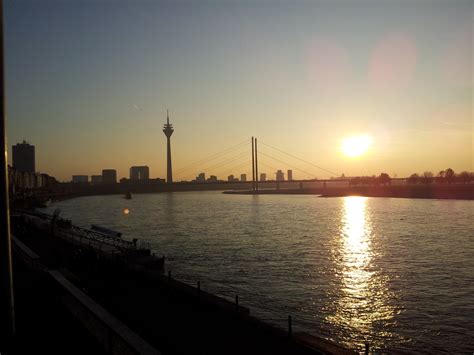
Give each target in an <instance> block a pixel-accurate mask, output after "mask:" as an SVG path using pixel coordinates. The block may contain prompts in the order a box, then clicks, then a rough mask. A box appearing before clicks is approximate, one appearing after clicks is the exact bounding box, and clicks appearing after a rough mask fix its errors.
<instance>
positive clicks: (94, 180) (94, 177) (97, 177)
mask: <svg viewBox="0 0 474 355" xmlns="http://www.w3.org/2000/svg"><path fill="white" fill-rule="evenodd" d="M91 183H92V184H101V183H102V175H91Z"/></svg>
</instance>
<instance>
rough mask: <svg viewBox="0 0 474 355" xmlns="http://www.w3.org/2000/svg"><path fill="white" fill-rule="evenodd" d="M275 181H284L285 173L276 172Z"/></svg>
mask: <svg viewBox="0 0 474 355" xmlns="http://www.w3.org/2000/svg"><path fill="white" fill-rule="evenodd" d="M275 174H276V181H285V173H284V172H283V171H281V170H278V171H277V172H276V173H275Z"/></svg>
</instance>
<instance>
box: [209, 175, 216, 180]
mask: <svg viewBox="0 0 474 355" xmlns="http://www.w3.org/2000/svg"><path fill="white" fill-rule="evenodd" d="M207 181H211V182H216V181H217V176H216V175H211V176H209V178H208V179H207Z"/></svg>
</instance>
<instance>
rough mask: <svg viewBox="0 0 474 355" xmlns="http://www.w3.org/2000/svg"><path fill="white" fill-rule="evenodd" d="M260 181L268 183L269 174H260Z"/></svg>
mask: <svg viewBox="0 0 474 355" xmlns="http://www.w3.org/2000/svg"><path fill="white" fill-rule="evenodd" d="M260 181H267V174H265V173H261V174H260Z"/></svg>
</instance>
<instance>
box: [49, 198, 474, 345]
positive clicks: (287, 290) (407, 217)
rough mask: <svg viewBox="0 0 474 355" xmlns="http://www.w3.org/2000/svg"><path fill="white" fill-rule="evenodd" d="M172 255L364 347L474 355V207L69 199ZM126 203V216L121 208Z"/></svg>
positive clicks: (177, 265)
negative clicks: (367, 344) (471, 354)
mask: <svg viewBox="0 0 474 355" xmlns="http://www.w3.org/2000/svg"><path fill="white" fill-rule="evenodd" d="M56 208H60V210H61V216H63V217H66V218H70V219H72V220H73V223H74V224H77V225H80V226H83V227H90V225H91V224H100V225H103V226H106V227H109V228H112V229H116V230H118V231H121V232H122V233H123V235H124V238H125V239H130V240H131V239H132V238H138V239H139V240H140V241H142V242H143V243H145V245H146V244H147V243H149V245H150V246H151V248H152V249H153V250H154V251H155V252H156V253H157V254H159V255H161V254H163V255H165V256H166V264H167V268H168V269H169V270H171V271H172V275H173V277H175V278H178V279H180V280H183V281H185V282H188V283H189V284H192V285H195V284H196V282H197V281H198V280H200V282H201V288H202V289H205V290H207V291H210V292H213V293H215V294H218V295H221V296H223V297H226V298H228V299H231V300H233V299H234V297H235V295H236V294H238V295H239V303H240V304H241V305H244V306H247V307H249V308H250V310H251V313H252V314H254V315H256V316H258V317H260V318H262V319H265V320H268V321H269V322H271V323H274V324H275V325H278V326H281V327H282V328H283V327H286V322H287V317H288V315H292V319H293V329H294V331H295V332H296V331H305V332H307V333H311V334H314V335H318V336H323V337H325V338H328V339H332V340H334V341H337V342H339V343H342V344H344V345H346V346H348V347H351V348H353V349H360V348H361V347H362V346H363V344H364V343H365V342H368V343H369V344H370V347H371V348H372V349H378V350H380V351H386V352H411V353H413V352H416V353H420V352H423V353H440V352H446V353H472V352H473V351H474V227H473V223H472V221H473V219H474V202H473V201H458V200H422V199H396V198H366V197H344V198H321V197H317V196H311V195H301V196H298V195H260V196H251V195H225V194H222V193H219V192H179V193H163V194H140V195H138V194H137V195H134V196H133V199H132V200H126V199H124V198H123V196H119V195H112V196H92V197H82V198H76V199H72V200H67V201H62V202H59V203H56V204H53V205H52V206H51V207H49V208H48V209H47V210H48V211H49V212H50V213H52V211H54V209H56ZM125 210H128V211H129V213H128V214H127V213H125Z"/></svg>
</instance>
